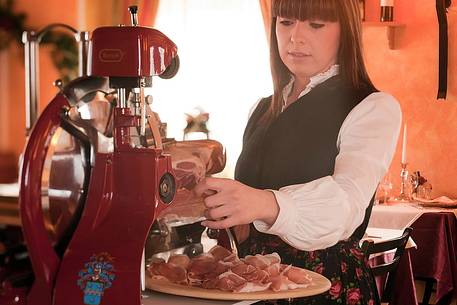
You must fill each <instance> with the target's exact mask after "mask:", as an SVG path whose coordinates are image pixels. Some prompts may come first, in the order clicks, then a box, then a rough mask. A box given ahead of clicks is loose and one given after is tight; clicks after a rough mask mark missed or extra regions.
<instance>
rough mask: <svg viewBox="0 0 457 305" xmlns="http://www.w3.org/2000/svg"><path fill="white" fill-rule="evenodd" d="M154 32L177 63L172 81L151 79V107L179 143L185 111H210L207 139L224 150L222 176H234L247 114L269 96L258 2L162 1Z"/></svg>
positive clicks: (265, 47)
mask: <svg viewBox="0 0 457 305" xmlns="http://www.w3.org/2000/svg"><path fill="white" fill-rule="evenodd" d="M155 28H156V29H158V30H160V31H162V32H163V33H165V34H166V35H167V36H168V37H170V38H171V39H172V40H173V41H174V42H175V43H176V45H177V46H178V54H179V57H180V61H181V65H180V71H179V72H178V74H177V75H176V76H175V77H174V78H172V79H169V80H162V79H159V78H155V79H154V83H153V87H152V95H153V105H152V108H153V109H154V111H156V112H158V113H159V115H160V118H161V120H162V121H164V122H167V124H168V136H169V137H175V138H176V139H179V140H181V139H182V136H183V129H184V127H185V125H186V120H185V118H186V116H185V113H192V111H193V110H194V108H195V107H201V108H202V109H204V111H206V112H209V114H210V119H209V123H208V128H209V129H210V138H211V139H215V140H217V141H219V142H221V143H222V144H223V145H224V147H225V148H226V151H227V166H226V169H225V170H224V172H223V173H222V174H221V176H225V177H233V171H234V167H235V163H236V160H237V158H238V155H239V153H240V152H241V147H242V136H243V130H244V127H245V126H246V122H247V119H248V115H249V111H250V110H251V108H252V106H253V105H254V104H255V103H256V102H257V101H258V100H259V99H260V98H261V97H265V96H269V95H271V93H272V85H271V75H270V67H269V51H268V45H267V39H266V35H265V28H264V23H263V19H262V13H261V9H260V4H259V1H258V0H230V1H214V0H166V1H160V5H159V8H158V13H157V18H156V22H155Z"/></svg>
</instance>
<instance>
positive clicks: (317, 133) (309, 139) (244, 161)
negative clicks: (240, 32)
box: [235, 76, 375, 238]
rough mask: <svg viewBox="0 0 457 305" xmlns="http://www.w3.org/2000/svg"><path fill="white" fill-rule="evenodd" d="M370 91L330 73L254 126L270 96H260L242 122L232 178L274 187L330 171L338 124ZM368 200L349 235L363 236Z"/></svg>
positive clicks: (265, 186) (326, 174)
mask: <svg viewBox="0 0 457 305" xmlns="http://www.w3.org/2000/svg"><path fill="white" fill-rule="evenodd" d="M373 92H375V89H374V88H372V87H370V86H366V87H365V88H364V89H360V90H356V89H354V88H351V87H350V86H347V85H345V82H344V81H343V80H342V79H341V77H340V76H334V77H332V78H330V79H328V80H327V81H325V82H324V83H321V84H320V85H318V86H316V87H315V88H314V89H313V90H311V91H310V92H309V93H308V94H306V95H304V96H303V97H301V98H300V99H298V100H297V101H296V102H294V103H293V104H291V105H290V106H289V107H288V108H286V109H285V110H284V111H283V112H282V113H281V114H280V115H279V116H278V117H277V118H276V119H275V120H274V121H273V122H272V123H271V124H270V125H269V126H268V127H265V128H264V127H260V126H258V120H259V119H260V117H261V116H262V115H263V114H264V113H265V111H266V110H267V109H268V107H269V104H270V103H271V97H269V98H265V99H263V100H262V101H260V103H259V105H258V106H257V108H256V109H255V111H254V112H253V114H252V115H251V117H250V119H249V121H248V123H247V126H246V129H245V132H244V136H243V150H242V152H241V154H240V156H239V158H238V162H237V164H236V169H235V179H236V180H238V181H240V182H242V183H244V184H247V185H249V186H252V187H255V188H259V189H274V190H278V189H279V188H281V187H283V186H286V185H292V184H300V183H306V182H310V181H313V180H315V179H318V178H322V177H325V176H329V175H333V171H334V166H335V158H336V156H337V154H338V149H337V146H336V143H337V138H338V133H339V130H340V128H341V125H342V124H343V121H344V119H345V118H346V117H347V115H348V114H349V112H350V111H351V110H352V109H353V108H354V107H355V106H356V105H357V104H358V103H360V102H361V101H362V100H363V99H364V98H365V97H367V96H368V95H369V94H371V93H373ZM372 204H373V199H372V200H371V202H370V205H369V206H368V208H367V209H366V212H365V219H364V221H363V223H362V224H361V225H360V226H359V227H358V228H357V230H356V231H355V232H354V233H353V235H352V236H353V237H357V238H361V237H362V236H363V234H364V232H365V230H366V227H367V225H368V220H369V217H370V214H371V208H372ZM251 232H252V230H251ZM256 233H258V232H256ZM270 237H271V235H270Z"/></svg>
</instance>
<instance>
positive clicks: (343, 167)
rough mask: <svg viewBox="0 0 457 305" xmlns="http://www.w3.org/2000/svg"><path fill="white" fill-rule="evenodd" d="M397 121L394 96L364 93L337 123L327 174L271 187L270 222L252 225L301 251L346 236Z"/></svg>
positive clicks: (387, 152) (359, 216) (357, 220)
mask: <svg viewBox="0 0 457 305" xmlns="http://www.w3.org/2000/svg"><path fill="white" fill-rule="evenodd" d="M400 127H401V110H400V106H399V104H398V102H397V101H396V100H395V98H394V97H392V96H391V95H389V94H387V93H382V92H377V93H372V94H370V95H369V96H368V97H366V98H365V99H364V100H363V101H361V102H360V103H359V104H358V105H357V106H356V107H354V109H352V111H351V112H350V113H349V114H348V116H347V117H346V119H345V121H344V122H343V124H342V126H341V128H340V131H339V135H338V140H337V143H336V145H337V147H338V151H339V153H338V155H337V157H336V160H335V169H334V173H333V175H332V176H326V177H322V178H320V179H316V180H314V181H311V182H308V183H304V184H297V185H290V186H285V187H283V188H281V189H279V190H278V191H275V190H272V192H273V193H274V194H275V197H276V201H277V202H278V205H279V208H280V211H279V215H278V217H277V219H276V221H275V223H274V224H273V225H272V226H271V227H270V226H268V225H267V224H265V223H264V222H262V221H259V220H256V221H254V226H255V228H256V229H257V230H258V231H260V232H263V233H268V234H274V235H278V236H279V237H280V238H281V239H283V240H284V241H285V242H286V243H288V244H290V245H291V246H293V247H295V248H298V249H300V250H307V251H311V250H316V249H324V248H327V247H330V246H333V245H334V244H336V243H337V242H338V241H340V240H344V239H347V238H349V237H350V236H351V235H352V234H353V232H354V231H355V229H356V228H357V227H358V226H359V225H360V224H361V223H362V222H363V219H364V215H365V209H366V208H367V207H368V205H369V202H370V200H371V198H372V196H373V194H374V192H375V190H376V187H377V185H378V183H379V181H380V180H381V179H382V178H383V176H384V175H385V173H386V171H387V169H388V168H389V165H390V162H391V160H392V157H393V154H394V152H395V148H396V144H397V140H398V134H399V131H400Z"/></svg>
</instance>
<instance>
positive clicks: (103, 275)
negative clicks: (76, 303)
mask: <svg viewBox="0 0 457 305" xmlns="http://www.w3.org/2000/svg"><path fill="white" fill-rule="evenodd" d="M113 261H114V258H113V257H112V256H111V255H109V254H108V253H105V252H104V253H100V254H96V255H95V254H94V255H92V256H91V258H90V261H89V262H88V263H85V264H84V269H82V270H81V271H79V273H78V275H79V280H78V286H79V287H80V288H81V289H82V290H83V292H84V304H86V305H98V304H100V302H101V299H102V297H103V292H104V290H105V289H107V288H109V287H111V285H112V283H113V281H114V279H115V277H116V276H115V274H114V272H113V271H114V267H113Z"/></svg>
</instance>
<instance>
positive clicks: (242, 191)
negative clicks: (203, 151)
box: [194, 178, 279, 229]
mask: <svg viewBox="0 0 457 305" xmlns="http://www.w3.org/2000/svg"><path fill="white" fill-rule="evenodd" d="M194 191H195V193H196V194H197V195H198V196H206V198H205V199H204V203H205V206H206V207H207V209H206V212H205V216H206V218H207V220H206V221H203V222H202V225H204V226H206V227H208V228H211V229H225V228H230V227H233V226H236V225H241V224H249V223H251V222H253V221H254V220H261V221H263V222H265V223H267V224H269V225H272V224H273V223H274V222H275V221H276V218H277V217H278V213H279V206H278V203H277V202H276V198H275V196H274V194H273V192H271V191H267V190H259V189H255V188H252V187H249V186H247V185H245V184H242V183H240V182H238V181H235V180H231V179H222V178H205V179H204V180H202V181H201V182H200V183H199V184H197V186H196V187H195V189H194Z"/></svg>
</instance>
